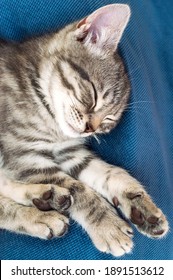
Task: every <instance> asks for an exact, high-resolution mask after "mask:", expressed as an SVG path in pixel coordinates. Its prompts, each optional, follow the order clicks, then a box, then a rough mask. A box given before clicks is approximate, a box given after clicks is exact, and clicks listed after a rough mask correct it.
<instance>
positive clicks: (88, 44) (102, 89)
mask: <svg viewBox="0 0 173 280" xmlns="http://www.w3.org/2000/svg"><path fill="white" fill-rule="evenodd" d="M129 17H130V8H129V7H128V6H127V5H121V4H114V5H108V6H105V7H102V8H100V9H99V10H97V11H95V12H94V13H92V14H91V15H89V16H88V17H86V18H85V19H83V20H81V21H79V22H78V23H73V24H71V25H68V26H66V27H65V28H63V29H62V30H60V31H58V32H57V33H53V34H48V35H45V36H42V37H39V38H34V39H30V40H27V41H26V42H23V43H18V44H17V43H6V42H3V41H1V43H0V116H1V121H0V164H1V169H0V227H1V228H5V229H7V230H12V231H15V232H18V233H25V234H29V235H32V236H37V237H40V238H45V239H50V238H52V237H53V236H62V235H64V234H65V233H66V232H67V229H68V224H69V220H68V217H67V215H66V213H67V212H68V214H69V215H70V217H71V218H73V219H74V220H76V221H77V222H78V223H79V224H81V225H82V227H83V228H84V229H85V230H86V231H87V232H88V234H89V236H90V238H91V240H92V241H93V243H94V244H95V246H96V247H97V248H98V249H99V250H100V251H103V252H106V253H111V254H112V255H114V256H121V255H123V254H124V253H128V252H130V251H131V250H132V247H133V243H132V235H133V231H132V229H131V227H130V225H129V224H128V223H127V222H125V221H124V220H123V219H121V218H120V217H119V216H118V213H117V211H116V207H119V208H120V209H121V211H122V212H123V214H124V215H125V216H126V217H127V218H128V219H130V220H131V222H132V223H133V224H135V225H136V227H137V229H138V230H139V231H140V232H141V233H143V234H145V235H147V236H148V237H157V238H159V237H162V236H164V235H165V234H166V233H167V231H168V222H167V220H166V218H165V216H164V215H163V213H162V211H161V210H160V209H158V208H157V207H156V206H155V204H154V203H153V202H152V200H151V198H150V197H149V195H148V194H147V193H146V191H145V190H144V188H143V186H141V184H140V183H139V182H138V181H137V180H135V179H134V178H133V177H131V176H130V175H129V174H128V173H127V172H126V171H125V170H123V169H121V168H119V167H115V166H112V165H109V164H107V163H105V162H104V161H102V160H101V159H99V158H97V157H96V156H95V155H94V154H93V153H92V152H91V151H89V150H88V149H87V147H85V139H86V137H87V136H90V135H95V134H97V133H106V132H109V131H110V130H111V129H112V128H114V127H115V126H116V124H117V123H118V121H119V119H120V117H121V115H122V112H123V110H124V108H125V107H126V105H127V100H128V96H129V92H130V84H129V81H128V77H127V75H126V73H125V69H124V66H123V63H122V60H121V58H120V57H119V55H118V54H117V52H116V49H117V45H118V43H119V41H120V38H121V36H122V33H123V31H124V29H125V27H126V25H127V23H128V21H129ZM105 198H106V199H105ZM113 206H114V207H113Z"/></svg>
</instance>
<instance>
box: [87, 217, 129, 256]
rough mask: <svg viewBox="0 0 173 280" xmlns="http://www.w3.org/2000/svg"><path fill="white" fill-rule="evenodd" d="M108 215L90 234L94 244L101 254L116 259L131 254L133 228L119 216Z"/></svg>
mask: <svg viewBox="0 0 173 280" xmlns="http://www.w3.org/2000/svg"><path fill="white" fill-rule="evenodd" d="M107 214H108V216H107V217H105V219H104V220H103V221H102V223H101V224H100V225H99V227H96V228H93V229H92V231H91V232H92V234H91V233H90V236H91V238H92V241H93V243H94V244H95V246H96V247H97V249H99V250H100V251H101V252H105V253H109V254H112V255H113V256H115V257H120V256H122V255H124V254H127V253H130V252H131V251H132V248H133V241H132V239H131V238H132V237H133V231H132V229H131V227H130V226H129V225H128V224H127V223H126V222H125V221H124V220H122V219H121V218H120V217H118V216H117V215H115V214H114V215H112V214H111V213H107Z"/></svg>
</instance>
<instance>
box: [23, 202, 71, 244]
mask: <svg viewBox="0 0 173 280" xmlns="http://www.w3.org/2000/svg"><path fill="white" fill-rule="evenodd" d="M21 217H22V218H21V220H20V224H19V226H18V231H19V232H20V233H24V234H28V235H31V236H34V237H39V238H42V239H51V238H53V237H61V236H63V235H64V234H65V233H67V230H68V224H69V220H68V218H67V217H65V216H64V215H62V214H59V213H58V212H57V211H48V212H42V211H40V210H38V209H37V208H34V207H26V208H22V215H21ZM28 217H29V219H28Z"/></svg>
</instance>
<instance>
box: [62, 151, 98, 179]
mask: <svg viewBox="0 0 173 280" xmlns="http://www.w3.org/2000/svg"><path fill="white" fill-rule="evenodd" d="M93 158H94V157H93V156H91V155H89V156H87V157H85V158H84V159H83V161H82V162H81V163H79V164H78V165H76V166H74V167H72V168H71V169H70V170H69V171H68V173H69V174H70V175H71V176H72V177H73V178H75V179H78V177H79V175H80V173H81V172H82V170H83V169H85V168H86V167H87V166H88V164H89V163H90V162H91V161H92V160H93Z"/></svg>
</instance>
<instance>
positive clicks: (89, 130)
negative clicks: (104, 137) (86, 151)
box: [84, 122, 95, 133]
mask: <svg viewBox="0 0 173 280" xmlns="http://www.w3.org/2000/svg"><path fill="white" fill-rule="evenodd" d="M94 131H95V130H94V128H93V126H92V125H91V124H90V123H88V122H87V123H86V127H85V130H84V132H86V133H89V132H94Z"/></svg>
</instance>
